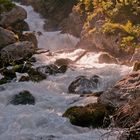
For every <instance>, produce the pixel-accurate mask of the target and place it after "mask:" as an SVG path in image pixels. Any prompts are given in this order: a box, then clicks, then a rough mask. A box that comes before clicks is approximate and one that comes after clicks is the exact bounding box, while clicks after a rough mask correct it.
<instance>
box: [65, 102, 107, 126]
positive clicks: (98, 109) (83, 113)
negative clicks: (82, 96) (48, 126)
mask: <svg viewBox="0 0 140 140" xmlns="http://www.w3.org/2000/svg"><path fill="white" fill-rule="evenodd" d="M106 115H107V110H106V108H105V107H104V106H103V105H101V104H98V103H94V104H89V105H87V106H85V107H83V106H79V107H77V106H74V107H71V108H69V109H68V110H67V111H66V112H65V113H64V114H63V116H64V117H68V118H69V119H70V122H71V123H72V124H73V125H78V126H83V127H90V126H92V127H94V128H96V127H97V128H98V127H102V126H103V121H104V118H105V116H106Z"/></svg>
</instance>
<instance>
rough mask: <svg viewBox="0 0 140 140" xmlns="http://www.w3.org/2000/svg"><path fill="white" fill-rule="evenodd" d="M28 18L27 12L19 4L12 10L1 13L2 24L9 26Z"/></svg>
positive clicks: (0, 21) (0, 23) (0, 22)
mask: <svg viewBox="0 0 140 140" xmlns="http://www.w3.org/2000/svg"><path fill="white" fill-rule="evenodd" d="M26 18H27V12H26V11H25V10H24V9H23V8H22V7H19V6H14V7H13V8H12V9H11V10H10V11H8V12H4V13H2V14H1V20H0V25H2V26H5V27H8V26H9V25H12V24H13V23H16V22H17V21H19V20H21V21H22V20H24V19H26Z"/></svg>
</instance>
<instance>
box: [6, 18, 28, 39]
mask: <svg viewBox="0 0 140 140" xmlns="http://www.w3.org/2000/svg"><path fill="white" fill-rule="evenodd" d="M8 29H10V30H12V31H13V32H14V33H16V34H17V35H18V36H19V38H20V37H21V36H22V34H23V31H29V30H30V29H29V25H28V24H27V23H26V22H25V21H23V20H18V21H16V22H15V23H13V24H12V25H10V26H9V27H8Z"/></svg>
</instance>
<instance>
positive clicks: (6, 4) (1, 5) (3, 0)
mask: <svg viewBox="0 0 140 140" xmlns="http://www.w3.org/2000/svg"><path fill="white" fill-rule="evenodd" d="M14 6H15V4H13V3H12V2H11V1H10V0H0V14H1V13H3V12H6V11H9V10H11V9H12V8H13V7H14Z"/></svg>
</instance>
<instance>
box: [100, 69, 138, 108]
mask: <svg viewBox="0 0 140 140" xmlns="http://www.w3.org/2000/svg"><path fill="white" fill-rule="evenodd" d="M138 97H140V71H137V72H133V73H131V74H129V75H127V76H125V77H124V78H123V79H122V80H120V81H118V82H117V83H116V85H115V86H114V87H113V88H111V89H109V90H108V91H106V92H104V93H103V94H102V95H101V96H100V97H99V99H98V101H99V102H100V103H102V104H105V105H107V106H112V107H120V106H122V105H125V104H126V103H127V102H128V101H129V100H134V99H135V98H138Z"/></svg>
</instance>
